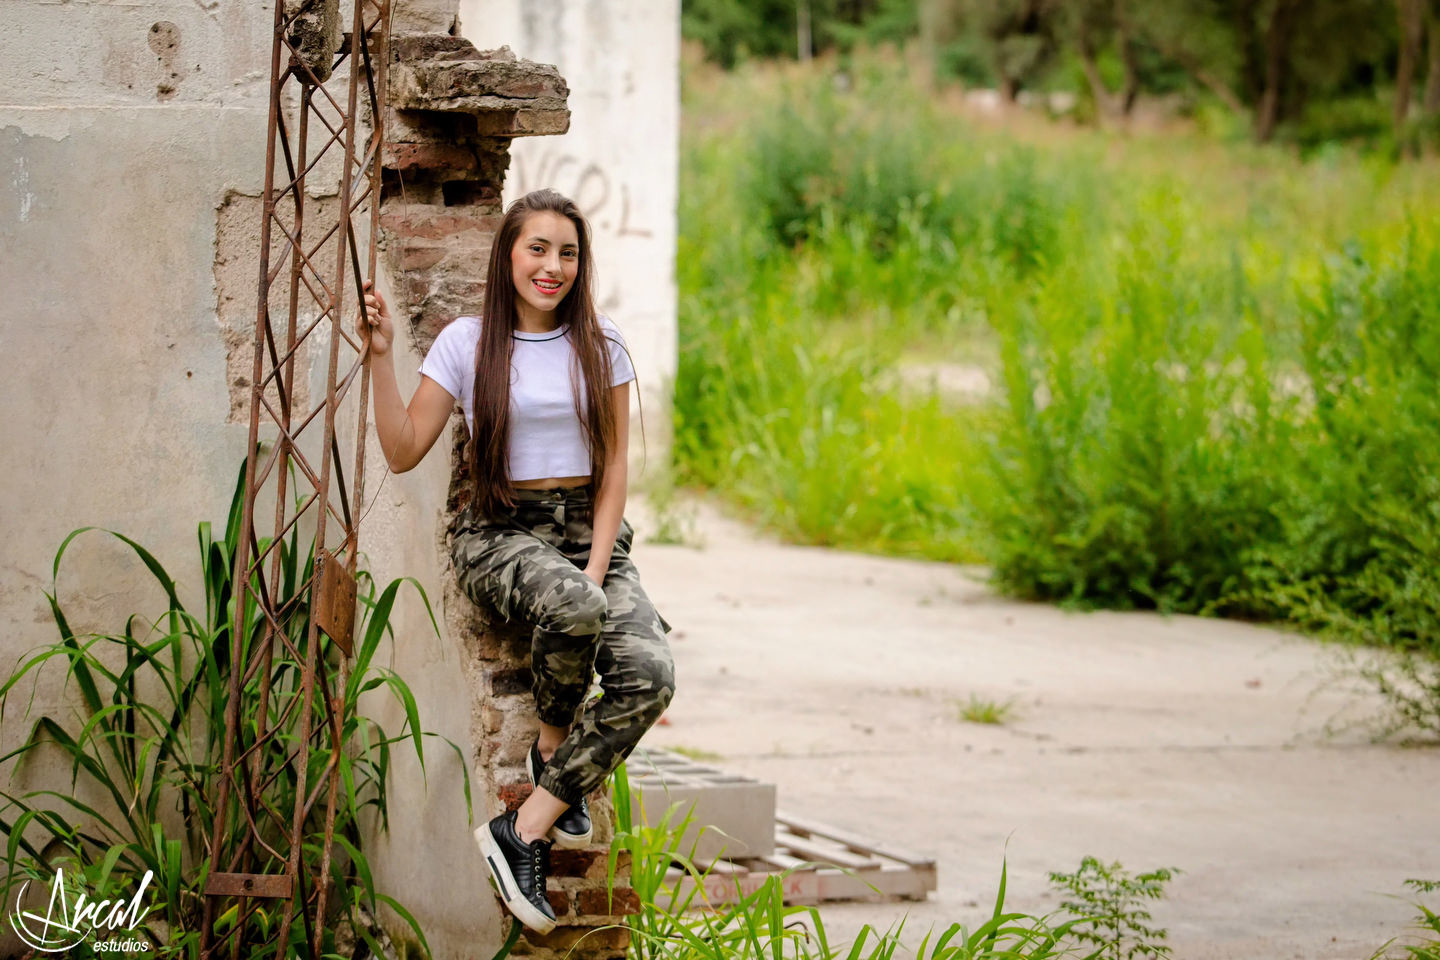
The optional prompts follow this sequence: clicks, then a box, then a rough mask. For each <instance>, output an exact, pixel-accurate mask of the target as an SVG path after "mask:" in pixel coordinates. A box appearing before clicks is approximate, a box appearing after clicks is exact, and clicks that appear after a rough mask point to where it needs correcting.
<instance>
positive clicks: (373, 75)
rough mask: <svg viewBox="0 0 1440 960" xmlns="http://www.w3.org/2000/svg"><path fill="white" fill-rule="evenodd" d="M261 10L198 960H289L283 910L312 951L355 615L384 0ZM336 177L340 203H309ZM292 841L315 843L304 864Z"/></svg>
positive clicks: (326, 868)
mask: <svg viewBox="0 0 1440 960" xmlns="http://www.w3.org/2000/svg"><path fill="white" fill-rule="evenodd" d="M275 7H276V9H275V34H274V40H273V45H272V54H271V80H270V112H269V134H268V140H267V146H266V156H265V163H266V168H265V195H264V214H263V217H264V219H263V222H262V225H261V231H260V264H259V276H260V282H259V297H258V301H257V307H256V321H255V363H254V368H253V377H252V379H251V391H252V392H251V401H250V433H249V446H248V450H249V451H250V455H249V457H248V458H247V461H246V469H245V501H244V514H243V517H242V527H241V529H242V530H243V531H245V534H244V536H243V537H242V539H241V542H240V543H239V545H238V548H237V550H236V555H235V558H234V559H235V566H234V581H233V583H234V591H235V600H234V618H233V620H232V628H231V632H230V636H231V650H230V654H231V656H230V676H229V688H230V693H229V701H228V703H227V707H226V718H225V719H226V734H225V736H226V739H225V750H224V761H223V766H222V768H221V769H220V771H219V773H218V776H216V778H215V780H214V781H213V786H212V799H213V809H214V812H215V828H214V834H213V836H212V839H211V846H210V863H211V870H212V872H211V873H210V875H209V878H208V881H207V884H206V887H205V906H204V917H203V921H202V933H201V939H202V946H201V949H202V955H203V956H205V957H220V956H224V955H226V954H228V955H230V956H231V957H234V958H238V957H240V956H241V950H242V946H243V948H244V949H245V951H246V956H247V957H248V956H253V955H256V953H257V952H258V953H265V954H267V955H270V956H276V957H284V956H289V955H292V954H293V953H294V952H295V950H294V949H293V947H294V945H292V943H291V934H290V931H291V928H292V925H293V923H294V921H295V918H296V914H297V913H298V914H299V916H300V919H301V922H302V923H303V925H304V934H305V935H304V938H303V944H304V948H303V949H302V950H301V951H300V953H301V954H302V955H303V954H304V953H305V952H306V951H307V950H308V951H310V952H311V954H312V955H318V954H319V951H320V944H321V939H322V936H323V934H324V928H325V917H326V908H327V902H326V901H327V896H328V893H329V890H328V884H327V882H326V878H327V877H328V876H329V873H330V865H331V849H332V846H333V842H334V830H335V811H336V799H337V789H338V784H339V779H340V777H339V773H340V771H339V758H340V756H341V750H342V749H343V743H342V742H341V741H342V726H341V724H342V718H343V716H344V708H345V704H344V703H343V701H342V700H341V699H340V698H342V697H343V696H344V695H345V689H346V679H347V671H348V657H349V655H350V652H351V648H350V639H351V632H352V629H353V627H354V622H355V602H356V597H355V593H356V591H355V570H356V551H357V548H358V540H359V523H360V518H361V517H360V514H361V512H362V511H361V509H360V508H361V504H362V502H363V493H364V476H365V474H364V470H365V458H364V437H365V414H366V407H367V404H368V392H369V370H368V367H366V366H365V364H364V363H363V360H364V350H365V349H366V345H365V344H364V343H363V342H361V341H360V340H359V339H358V338H357V337H356V335H355V334H354V332H353V329H351V330H347V329H346V327H347V318H348V317H353V316H355V315H356V313H357V312H358V310H359V304H360V298H361V283H362V278H363V277H367V276H373V275H374V273H375V263H376V251H375V240H374V238H375V236H376V233H377V228H378V218H379V200H380V153H381V144H382V139H383V129H382V127H383V123H384V117H385V109H384V108H385V103H384V92H385V86H386V68H387V64H388V60H389V56H388V45H389V32H390V0H346V9H345V11H344V12H345V13H346V14H347V15H348V16H347V18H346V20H343V21H342V19H341V15H342V10H341V0H277V2H276V4H275ZM367 122H368V124H369V131H370V132H369V137H368V142H367V143H366V144H364V145H363V153H357V138H359V137H363V136H364V133H365V129H366V124H367ZM337 180H338V205H336V203H333V202H332V203H330V204H328V205H325V204H321V203H320V202H319V201H318V200H317V199H316V196H317V195H318V194H327V193H331V192H333V191H334V190H335V187H336V185H337V184H336V181H337ZM307 188H309V189H307ZM362 211H363V212H362ZM367 216H368V218H369V220H368V224H367V223H366V222H365V221H364V218H365V217H367ZM357 225H359V226H360V227H361V228H362V229H360V230H357ZM357 234H359V236H358V237H357ZM362 243H363V244H364V258H363V264H362V256H361V249H360V245H361V244H362ZM362 266H363V268H364V272H363V273H362ZM322 353H324V354H326V356H325V359H324V362H325V364H326V367H325V369H326V379H325V393H324V398H323V400H322V401H320V402H319V403H314V402H312V401H311V400H310V399H309V397H310V395H311V392H310V390H309V389H308V381H310V380H311V379H314V378H311V377H310V370H309V369H308V367H309V366H310V365H311V364H318V362H320V355H321V354H322ZM307 359H308V360H309V362H308V363H307V362H306V361H307ZM317 386H318V381H317ZM351 413H356V414H357V417H358V423H357V426H356V429H355V431H354V433H353V434H352V435H348V436H342V434H340V433H338V432H337V429H336V427H337V422H342V421H341V417H342V414H343V415H344V417H345V418H346V419H347V420H348V417H349V415H350V414H351ZM347 454H348V455H349V456H350V457H352V458H353V460H352V463H353V469H352V470H351V471H350V476H349V477H348V478H347V476H346V470H345V459H346V455H347ZM347 481H348V482H347ZM272 510H273V520H272V522H270V523H266V522H265V520H262V519H261V518H262V516H266V517H269V516H270V515H271V511H272ZM312 531H313V540H311V539H310V536H309V535H310V534H311V532H312ZM321 762H323V768H321V767H319V764H320V763H321ZM292 794H293V797H294V803H293V806H292V807H291V808H290V809H277V807H276V804H275V802H274V798H275V797H276V796H290V795H292ZM307 844H309V845H311V847H312V849H313V848H314V846H315V845H317V844H318V845H319V847H320V857H319V863H318V865H314V869H313V871H310V872H307V869H306V860H305V857H304V855H303V853H304V848H305V846H306V845H307ZM257 901H258V903H257ZM268 901H279V903H275V904H273V908H272V904H271V903H269V902H268ZM281 903H283V907H282V906H281V905H280V904H281ZM232 906H233V909H232ZM257 911H259V912H263V913H264V914H265V915H266V916H265V917H264V922H263V923H258V922H255V921H256V913H257ZM275 914H278V915H279V916H278V922H277V919H276V917H275ZM222 916H223V917H224V921H225V922H224V924H223V926H222V929H221V931H219V932H217V929H216V927H217V919H218V918H220V917H222ZM260 931H263V932H260ZM266 944H268V945H269V949H260V950H258V951H257V947H261V946H264V945H266Z"/></svg>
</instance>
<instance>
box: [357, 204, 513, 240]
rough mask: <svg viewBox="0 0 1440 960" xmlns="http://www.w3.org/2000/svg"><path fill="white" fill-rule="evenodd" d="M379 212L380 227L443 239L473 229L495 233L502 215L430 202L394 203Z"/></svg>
mask: <svg viewBox="0 0 1440 960" xmlns="http://www.w3.org/2000/svg"><path fill="white" fill-rule="evenodd" d="M391 206H393V207H394V208H395V209H388V208H387V209H386V210H384V211H382V212H381V214H380V226H381V227H383V228H385V229H386V230H388V231H390V232H391V233H393V234H395V235H396V236H398V237H424V238H426V239H428V240H444V239H449V238H453V237H454V236H455V235H456V234H464V233H467V232H473V233H476V234H477V235H484V236H486V237H490V236H494V234H495V231H496V230H497V229H499V227H500V221H501V220H502V219H503V217H501V216H499V215H496V214H493V213H488V212H481V211H478V210H475V211H473V212H472V208H470V207H464V206H460V207H437V206H432V205H428V204H413V203H412V204H405V205H401V204H393V205H391Z"/></svg>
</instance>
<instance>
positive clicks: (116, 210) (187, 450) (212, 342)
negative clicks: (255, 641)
mask: <svg viewBox="0 0 1440 960" xmlns="http://www.w3.org/2000/svg"><path fill="white" fill-rule="evenodd" d="M210 6H212V7H214V9H211V10H206V9H203V8H202V7H201V6H199V5H197V4H195V3H193V2H187V3H178V2H168V3H167V2H152V3H147V4H132V5H127V6H123V7H122V6H118V5H116V6H111V5H98V4H83V5H82V4H65V5H58V4H49V3H39V2H28V0H15V2H12V3H10V4H7V7H6V14H7V17H6V21H7V23H6V28H5V44H4V48H5V55H4V56H0V171H3V177H0V284H3V288H4V290H5V291H6V293H5V295H4V296H3V297H0V349H3V351H4V355H5V356H6V357H7V360H8V363H7V367H8V369H7V373H6V376H5V377H3V378H0V403H3V408H4V410H5V413H6V416H5V417H4V420H3V423H0V439H3V446H4V449H5V450H6V452H7V458H8V460H9V462H10V463H12V464H13V465H14V467H13V468H12V469H10V470H6V471H4V472H3V476H0V503H4V504H5V508H4V509H3V511H0V543H3V544H4V548H3V557H0V565H3V572H0V660H3V661H4V662H6V663H13V662H14V661H15V659H16V658H17V657H18V656H19V655H20V654H21V653H22V652H24V651H25V650H27V649H29V648H31V647H34V646H35V645H37V644H39V643H42V642H48V641H49V640H51V639H53V638H54V636H55V633H54V627H53V625H52V623H51V622H50V617H49V612H48V609H47V605H46V601H45V598H44V596H43V595H42V593H41V590H42V588H46V587H48V586H49V583H50V564H51V560H52V558H53V557H54V554H55V550H56V548H57V547H58V545H59V544H60V541H61V540H62V539H63V538H64V536H65V534H66V533H68V532H69V531H70V530H72V529H74V528H76V527H79V526H82V525H85V524H98V525H101V526H106V527H110V528H113V529H117V530H122V531H125V532H127V533H130V534H132V535H134V536H135V537H136V539H138V540H140V541H141V542H142V543H145V544H146V545H148V546H150V547H152V548H153V549H154V550H155V552H156V554H157V556H159V557H160V559H161V560H162V562H164V563H165V564H166V565H167V566H170V567H171V568H172V571H173V572H174V573H175V574H176V575H177V576H181V575H182V574H183V573H184V572H187V571H189V570H190V569H191V568H192V566H193V564H194V562H195V555H196V553H197V551H196V549H195V547H194V542H195V524H196V522H198V521H199V520H202V519H220V518H222V517H223V511H224V507H225V506H226V504H227V502H228V498H229V495H230V490H231V488H232V484H233V480H234V472H235V469H236V467H237V465H238V463H239V459H240V457H241V455H242V451H243V449H244V443H245V437H244V430H243V428H237V427H234V426H227V425H226V423H225V419H226V417H225V413H226V399H225V369H224V359H225V355H224V351H223V349H222V345H221V343H220V339H219V330H218V328H217V325H216V319H215V292H214V286H213V284H214V278H213V273H212V267H211V263H212V260H213V258H214V246H215V211H216V208H217V207H218V206H219V204H220V202H221V200H222V198H223V197H224V196H225V195H226V193H227V192H229V191H238V192H248V193H257V192H259V190H260V186H261V168H262V167H263V160H264V152H263V151H264V146H263V144H264V141H263V135H264V129H265V113H264V90H263V89H260V88H263V86H264V84H263V79H262V80H257V79H256V78H257V76H259V73H258V71H260V70H261V69H262V68H263V69H264V70H266V71H268V55H267V54H266V51H265V44H264V43H263V28H262V27H261V26H260V25H259V24H257V21H258V20H261V19H265V18H267V17H268V14H267V13H266V12H265V11H264V10H261V9H259V8H258V7H257V8H254V9H249V8H246V7H245V6H244V5H238V4H227V5H225V9H223V10H221V9H220V8H219V4H211V5H210ZM157 38H158V39H157ZM257 38H259V39H257ZM152 40H155V41H156V42H155V43H154V44H153V46H152ZM157 47H158V52H157V49H156V48H157ZM182 580H185V578H183V576H182ZM146 584H147V577H145V576H142V571H141V569H140V565H139V563H138V562H136V561H135V560H134V559H133V557H132V556H130V555H128V554H127V552H126V551H125V550H124V549H123V548H121V547H119V546H118V545H117V544H114V543H113V542H105V541H103V540H101V539H99V538H97V537H93V536H92V537H88V538H85V539H82V540H81V541H79V542H77V544H76V545H75V547H74V548H73V550H72V552H71V554H70V555H67V558H66V562H65V566H64V567H63V569H62V571H61V578H60V588H61V591H62V594H63V598H64V600H65V601H66V603H67V609H68V610H70V611H72V612H73V613H75V614H76V619H77V621H78V622H77V623H76V624H75V625H76V626H77V627H78V628H81V629H84V628H95V627H99V626H102V625H104V626H110V627H112V628H114V627H115V626H116V624H117V621H116V620H115V616H116V615H117V614H119V615H123V614H125V613H129V612H131V611H133V610H137V609H144V608H145V605H146V601H147V600H149V601H151V602H153V601H154V600H155V599H156V598H157V597H158V593H157V592H156V591H155V590H153V589H151V590H148V591H147V590H146V589H144V587H145V585H146ZM197 587H198V584H196V583H195V582H194V579H193V577H192V578H189V579H188V580H185V582H183V583H182V592H183V593H184V595H185V596H186V597H189V598H191V599H194V598H195V597H196V596H197V593H196V588H197ZM45 679H46V684H45V685H44V686H43V687H42V696H41V698H40V700H39V705H40V706H42V707H43V706H44V705H45V704H47V703H49V702H53V698H54V696H55V695H56V691H57V690H58V680H59V671H56V670H49V671H47V673H46V678H45ZM12 716H13V715H12V714H8V713H7V717H6V720H7V722H6V724H5V728H4V730H3V733H0V741H3V743H0V747H3V748H5V749H8V748H9V747H10V746H12V745H13V744H14V743H15V742H16V739H17V737H18V736H19V735H20V734H21V733H22V726H23V725H22V724H20V723H18V722H11V720H12Z"/></svg>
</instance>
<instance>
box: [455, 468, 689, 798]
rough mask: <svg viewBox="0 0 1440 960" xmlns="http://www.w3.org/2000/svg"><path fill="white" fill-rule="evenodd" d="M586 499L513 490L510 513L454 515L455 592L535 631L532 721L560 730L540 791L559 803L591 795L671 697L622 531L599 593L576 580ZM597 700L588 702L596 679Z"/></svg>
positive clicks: (586, 542)
mask: <svg viewBox="0 0 1440 960" xmlns="http://www.w3.org/2000/svg"><path fill="white" fill-rule="evenodd" d="M588 500H589V494H588V493H587V492H586V490H585V489H584V488H583V487H581V488H578V489H569V490H567V489H556V490H517V491H516V505H515V507H514V509H513V510H510V511H507V512H505V513H504V514H502V515H501V516H498V517H493V518H488V519H484V520H477V519H476V518H474V517H473V516H472V515H471V514H470V513H469V511H466V512H465V513H464V514H462V516H461V518H460V523H459V526H458V528H457V530H456V533H455V537H454V539H453V540H452V542H451V557H452V559H453V560H454V562H455V574H456V576H457V577H458V578H459V581H460V585H461V587H462V588H463V589H464V590H465V593H466V594H467V595H468V596H469V597H470V599H471V600H473V601H475V602H476V603H477V604H480V605H482V606H490V607H493V608H494V609H495V610H497V611H499V613H500V615H501V616H503V617H505V618H506V619H507V620H513V621H519V622H523V623H527V624H530V625H533V627H534V631H535V632H534V635H533V638H532V640H531V651H530V668H531V672H532V674H533V675H534V686H533V690H534V693H535V707H536V711H537V712H538V713H539V715H540V719H541V721H543V722H544V723H548V724H550V725H552V726H557V727H563V726H570V734H569V736H567V737H566V738H565V740H564V742H563V743H561V745H560V747H559V749H558V750H556V751H555V755H554V756H553V757H552V758H551V759H550V761H549V762H548V763H546V765H545V769H544V771H543V772H542V773H541V776H540V781H539V785H540V786H542V787H544V788H545V789H546V790H548V791H550V792H551V793H552V794H554V795H555V796H556V797H558V798H560V799H561V800H564V801H565V802H566V803H571V804H573V803H575V802H576V801H578V800H579V799H580V798H581V797H583V796H585V795H586V794H588V793H590V792H591V791H592V790H594V789H595V788H596V787H598V786H599V785H600V784H601V783H602V782H603V781H604V780H605V777H606V776H608V775H609V774H610V772H611V771H612V770H614V769H615V768H616V767H617V766H619V764H620V761H622V760H624V759H625V758H626V757H627V756H628V755H629V754H630V751H631V750H633V749H634V748H635V744H637V743H638V742H639V741H640V736H641V734H643V733H644V732H645V731H646V730H648V729H649V728H650V727H651V725H653V724H654V723H655V721H656V720H658V719H659V718H660V714H661V713H663V712H664V710H665V707H666V705H668V704H669V702H670V698H671V696H672V695H673V694H674V692H675V679H674V661H673V660H672V659H671V656H670V645H669V643H667V642H666V639H665V633H666V632H667V631H668V630H669V625H668V624H667V623H665V621H664V620H663V619H662V618H661V617H660V615H659V614H658V613H657V612H656V611H655V608H654V607H653V606H652V605H651V604H650V599H649V598H648V597H647V596H646V595H645V590H644V588H642V587H641V586H640V574H639V571H637V570H636V569H635V564H634V563H633V562H632V561H631V559H630V546H631V543H632V542H633V539H634V536H635V529H634V528H633V527H631V526H630V523H629V521H622V522H621V524H620V532H619V534H618V535H617V536H616V538H615V549H614V551H613V552H612V553H611V555H610V568H609V570H608V571H607V572H606V574H605V586H604V588H603V589H602V588H601V587H599V586H598V585H596V583H595V582H594V581H593V580H591V579H590V578H589V577H587V576H586V575H585V572H584V567H585V564H586V562H587V561H588V560H589V558H590V540H591V529H590V524H589V522H587V521H586V519H585V518H584V512H585V507H586V506H587V503H588ZM596 673H598V674H599V675H600V689H601V691H602V693H601V696H600V697H599V698H598V699H591V700H589V701H586V694H587V693H588V691H589V689H590V684H591V680H592V678H593V676H594V674H596Z"/></svg>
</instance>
